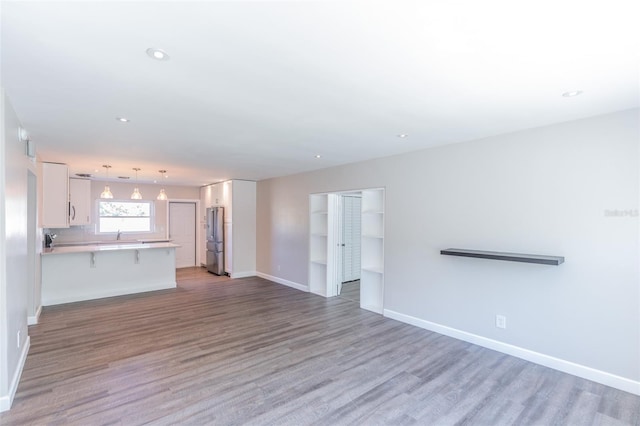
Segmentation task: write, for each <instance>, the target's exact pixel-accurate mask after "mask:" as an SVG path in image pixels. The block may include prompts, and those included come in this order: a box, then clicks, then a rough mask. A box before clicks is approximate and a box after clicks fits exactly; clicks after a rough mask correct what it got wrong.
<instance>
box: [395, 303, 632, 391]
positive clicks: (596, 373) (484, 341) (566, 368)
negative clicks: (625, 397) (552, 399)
mask: <svg viewBox="0 0 640 426" xmlns="http://www.w3.org/2000/svg"><path fill="white" fill-rule="evenodd" d="M384 316H385V317H388V318H392V319H395V320H398V321H400V322H404V323H407V324H411V325H415V326H416V327H420V328H424V329H426V330H430V331H434V332H436V333H440V334H444V335H445V336H449V337H453V338H455V339H459V340H463V341H465V342H469V343H473V344H475V345H478V346H482V347H485V348H489V349H493V350H495V351H498V352H502V353H505V354H507V355H512V356H515V357H516V358H521V359H524V360H526V361H530V362H533V363H535V364H539V365H543V366H545V367H549V368H553V369H554V370H558V371H562V372H564V373H569V374H572V375H574V376H578V377H582V378H583V379H587V380H591V381H594V382H597V383H601V384H603V385H606V386H610V387H612V388H616V389H620V390H623V391H625V392H629V393H632V394H635V395H640V381H635V380H631V379H628V378H626V377H621V376H617V375H615V374H611V373H607V372H606V371H601V370H596V369H595V368H591V367H587V366H585V365H581V364H576V363H574V362H571V361H566V360H564V359H560V358H555V357H552V356H549V355H545V354H542V353H539V352H534V351H531V350H529V349H525V348H521V347H519V346H514V345H510V344H508V343H503V342H499V341H497V340H493V339H489V338H487V337H482V336H478V335H477V334H472V333H467V332H466V331H462V330H458V329H455V328H451V327H447V326H444V325H440V324H436V323H434V322H430V321H425V320H423V319H420V318H416V317H412V316H410V315H405V314H401V313H399V312H395V311H392V310H389V309H385V310H384Z"/></svg>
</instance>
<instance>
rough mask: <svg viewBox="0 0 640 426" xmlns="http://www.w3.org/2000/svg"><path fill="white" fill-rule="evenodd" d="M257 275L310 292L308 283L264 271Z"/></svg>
mask: <svg viewBox="0 0 640 426" xmlns="http://www.w3.org/2000/svg"><path fill="white" fill-rule="evenodd" d="M256 275H258V276H259V277H260V278H264V279H265V280H269V281H273V282H274V283H278V284H282V285H286V286H287V287H292V288H295V289H296V290H300V291H304V292H307V293H308V292H309V287H308V286H306V285H302V284H298V283H295V282H293V281H289V280H285V279H284V278H278V277H274V276H273V275H267V274H263V273H262V272H257V273H256Z"/></svg>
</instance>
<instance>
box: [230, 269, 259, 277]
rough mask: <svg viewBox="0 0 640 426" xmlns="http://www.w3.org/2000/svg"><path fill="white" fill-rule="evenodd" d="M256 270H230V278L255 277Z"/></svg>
mask: <svg viewBox="0 0 640 426" xmlns="http://www.w3.org/2000/svg"><path fill="white" fill-rule="evenodd" d="M255 276H256V271H244V272H232V273H230V274H229V277H230V278H248V277H255Z"/></svg>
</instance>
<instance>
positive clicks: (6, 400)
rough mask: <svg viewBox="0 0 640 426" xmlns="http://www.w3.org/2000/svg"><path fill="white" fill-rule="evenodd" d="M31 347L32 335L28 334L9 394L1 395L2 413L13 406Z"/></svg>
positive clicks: (0, 405)
mask: <svg viewBox="0 0 640 426" xmlns="http://www.w3.org/2000/svg"><path fill="white" fill-rule="evenodd" d="M30 347H31V337H30V336H27V338H26V340H25V342H24V346H23V347H22V352H21V353H20V359H19V360H18V368H16V372H15V373H14V374H13V379H12V380H11V385H10V386H9V393H8V394H7V395H3V396H0V413H2V412H3V411H8V410H9V409H10V408H11V404H12V403H13V397H14V396H16V391H17V390H18V384H19V383H20V376H22V369H23V368H24V363H25V361H26V360H27V354H28V353H29V348H30Z"/></svg>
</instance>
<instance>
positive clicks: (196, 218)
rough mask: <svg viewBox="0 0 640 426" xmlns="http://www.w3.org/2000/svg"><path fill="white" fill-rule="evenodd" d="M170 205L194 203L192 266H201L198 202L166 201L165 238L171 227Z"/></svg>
mask: <svg viewBox="0 0 640 426" xmlns="http://www.w3.org/2000/svg"><path fill="white" fill-rule="evenodd" d="M171 203H194V204H195V208H196V212H195V221H196V229H195V231H196V235H195V251H196V253H195V255H196V263H195V265H194V266H198V265H200V264H201V262H202V259H201V256H200V251H201V250H199V248H200V247H201V246H202V244H204V243H203V241H202V236H201V235H200V228H199V223H200V221H199V218H200V215H199V213H198V212H199V211H200V200H198V199H192V198H170V199H169V200H167V218H166V224H167V227H166V230H165V238H169V228H170V227H171V223H170V220H171V217H170V214H169V212H170V210H171V206H170V205H171Z"/></svg>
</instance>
